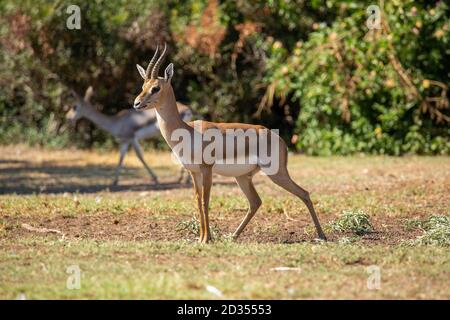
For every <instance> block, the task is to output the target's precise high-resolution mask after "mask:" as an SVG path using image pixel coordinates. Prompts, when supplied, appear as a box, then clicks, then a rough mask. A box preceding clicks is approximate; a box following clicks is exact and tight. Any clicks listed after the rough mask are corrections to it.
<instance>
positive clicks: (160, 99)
mask: <svg viewBox="0 0 450 320" xmlns="http://www.w3.org/2000/svg"><path fill="white" fill-rule="evenodd" d="M157 54H158V48H157V49H156V52H155V54H154V56H153V58H152V60H151V62H150V65H149V67H151V68H152V71H151V73H150V74H149V73H147V74H146V77H145V79H144V84H143V86H142V92H141V93H140V94H139V95H138V96H137V97H136V99H135V101H134V108H135V109H136V110H146V109H153V108H154V109H155V110H156V117H157V119H158V123H159V127H160V129H161V133H162V135H163V137H164V139H165V140H166V142H167V143H168V145H169V146H170V147H171V149H172V151H174V153H175V155H176V156H177V157H178V158H179V159H180V160H181V162H182V163H183V165H184V166H185V168H186V169H187V170H188V171H189V172H190V173H191V175H192V180H193V182H194V190H195V195H196V199H197V206H198V211H199V216H200V219H199V220H200V237H199V241H200V242H203V243H207V242H208V241H210V240H211V232H210V228H209V198H210V190H211V185H212V174H213V173H217V174H219V175H223V176H229V177H234V178H235V179H236V182H237V184H238V185H239V187H240V188H241V190H242V191H243V193H244V194H245V196H246V197H247V199H248V202H249V209H248V211H247V214H246V216H245V218H244V220H243V221H242V222H241V224H240V225H239V226H238V228H237V229H236V231H235V232H234V233H233V238H234V239H236V238H237V237H239V235H240V234H241V232H242V230H244V228H245V227H246V226H247V224H248V223H249V222H250V220H251V219H252V217H253V216H254V215H255V213H256V211H257V210H258V208H259V207H260V206H261V198H260V197H259V195H258V193H257V192H256V190H255V187H254V185H253V182H252V177H253V176H254V174H255V173H257V172H258V171H260V170H262V171H263V172H265V171H266V170H265V166H264V165H263V163H262V161H261V159H260V158H259V155H257V154H250V153H251V151H250V149H251V148H250V146H249V145H248V144H246V145H245V146H244V148H241V149H239V148H237V147H236V146H234V147H233V150H231V152H230V151H228V154H227V155H225V157H227V156H228V157H230V158H231V160H236V161H231V163H228V162H225V163H224V162H223V157H220V155H219V153H220V151H224V150H218V151H217V150H216V151H217V152H215V153H214V154H212V153H211V157H212V159H211V158H209V159H208V161H206V160H205V157H204V152H205V151H206V146H205V143H204V142H203V141H202V142H201V143H200V144H196V143H195V142H194V143H192V141H195V135H199V134H200V135H203V136H204V135H205V134H207V133H208V131H210V130H213V131H215V132H218V133H219V135H220V136H219V139H222V140H226V135H227V131H228V130H233V129H236V130H238V129H242V130H241V131H242V132H244V133H247V132H251V131H254V132H256V134H257V135H259V136H261V135H262V133H263V131H264V130H266V131H267V129H266V128H264V127H263V126H259V125H251V124H243V123H214V122H207V121H197V122H193V123H192V122H190V123H185V122H184V121H183V120H182V118H181V115H180V112H179V110H178V108H177V103H176V99H175V94H174V90H173V88H172V85H171V79H172V76H173V74H174V70H173V64H172V63H171V64H169V65H168V66H167V68H166V69H165V72H164V77H158V72H159V69H160V66H161V64H162V61H163V59H164V57H165V54H166V46H165V47H164V50H163V52H162V54H161V55H160V56H159V58H158V60H157V61H156V63H154V61H155V59H156V56H157ZM199 122H200V124H199ZM180 132H184V133H187V135H188V136H189V137H190V138H191V139H190V141H191V143H189V144H188V145H187V147H188V149H187V150H186V149H184V150H183V151H182V152H183V154H181V152H180V151H179V150H178V147H179V140H180V135H179V133H180ZM269 132H270V131H269ZM212 136H215V133H214V134H212ZM271 137H272V138H271V139H270V140H268V141H267V142H265V143H266V144H267V145H264V144H261V142H260V141H261V140H258V146H257V147H258V148H266V149H267V147H269V146H268V144H270V145H278V148H277V149H276V153H274V156H277V157H278V167H277V170H276V171H275V172H271V174H268V173H266V174H267V175H268V177H269V178H270V179H271V180H272V181H273V182H274V183H275V184H277V185H279V186H280V187H282V188H284V189H285V190H287V191H289V192H290V193H292V194H294V195H296V196H298V197H299V198H300V199H301V200H302V201H303V202H304V203H305V205H306V206H307V208H308V210H309V213H310V214H311V217H312V220H313V222H314V225H315V227H316V231H317V234H318V236H319V237H320V238H321V239H323V240H326V237H325V234H324V232H323V231H322V228H321V226H320V222H319V219H318V218H317V215H316V212H315V210H314V206H313V203H312V202H311V199H310V197H309V193H308V191H306V190H305V189H303V188H301V187H300V186H298V185H297V184H296V183H295V182H294V181H293V180H292V179H291V177H290V176H289V173H288V170H287V156H288V153H287V147H286V144H285V142H284V141H283V139H281V138H280V137H279V136H278V135H276V134H273V135H271ZM186 151H188V152H187V154H189V155H185V154H184V153H185V152H186ZM225 153H226V152H225ZM242 153H245V156H247V157H251V156H253V157H255V156H256V160H257V161H256V162H254V163H245V164H242V163H241V162H239V161H238V160H239V159H238V158H237V157H238V156H239V154H242ZM198 154H202V155H203V156H202V158H201V160H200V162H195V161H192V155H198ZM222 156H223V153H222Z"/></svg>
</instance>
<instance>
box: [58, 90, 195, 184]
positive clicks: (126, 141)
mask: <svg viewBox="0 0 450 320" xmlns="http://www.w3.org/2000/svg"><path fill="white" fill-rule="evenodd" d="M93 93H94V91H93V88H92V86H91V87H89V88H88V89H87V90H86V92H85V94H84V97H81V96H80V95H78V94H77V93H76V92H75V91H72V95H73V96H74V97H75V99H76V103H75V104H74V105H73V107H72V108H71V109H70V110H69V111H68V112H67V114H66V118H67V119H68V120H69V121H71V122H72V123H75V122H76V121H78V120H79V119H81V118H86V119H88V120H90V121H92V122H93V123H94V124H96V125H97V126H98V127H100V128H102V129H103V130H105V131H107V132H109V133H110V134H111V135H112V136H114V138H115V139H116V140H117V142H118V143H119V145H120V147H119V152H120V155H119V163H118V164H117V167H116V171H115V175H114V179H113V183H112V184H113V185H117V184H118V182H119V175H120V172H121V169H122V163H123V160H124V158H125V155H126V153H127V152H128V149H129V147H130V146H132V147H133V149H134V151H135V152H136V155H137V157H138V158H139V160H140V161H141V163H142V164H143V165H144V167H145V169H146V170H147V172H148V174H149V175H150V178H151V179H152V181H153V182H154V183H155V184H158V177H157V176H156V174H155V173H154V172H153V170H152V169H151V168H150V166H149V165H148V164H147V163H146V161H145V159H144V153H143V151H142V148H141V145H140V143H139V141H140V140H142V139H150V138H155V137H158V136H159V134H160V131H159V126H158V122H157V120H156V115H155V111H154V110H146V111H145V112H138V111H136V110H133V109H125V110H122V111H120V112H119V113H117V114H116V115H114V116H109V115H106V114H103V113H101V112H100V111H98V110H97V109H96V108H95V107H94V106H93V105H92V104H91V97H92V95H93ZM177 108H178V111H179V112H180V113H181V117H182V119H183V120H184V121H189V120H190V119H191V117H192V112H191V110H190V108H189V107H187V106H185V105H183V104H181V103H177ZM184 176H185V170H184V169H183V168H182V169H181V173H180V177H179V179H178V181H179V182H180V183H181V182H187V181H188V180H189V175H187V180H186V178H183V177H184Z"/></svg>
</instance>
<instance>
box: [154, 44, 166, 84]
mask: <svg viewBox="0 0 450 320" xmlns="http://www.w3.org/2000/svg"><path fill="white" fill-rule="evenodd" d="M166 50H167V44H166V43H164V50H163V52H162V53H161V55H160V56H159V58H158V60H157V61H156V63H155V66H154V67H153V70H152V75H151V79H156V78H157V77H158V72H159V68H160V67H161V64H162V62H163V60H164V58H165V56H166Z"/></svg>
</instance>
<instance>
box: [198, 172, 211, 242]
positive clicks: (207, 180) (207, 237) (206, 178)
mask: <svg viewBox="0 0 450 320" xmlns="http://www.w3.org/2000/svg"><path fill="white" fill-rule="evenodd" d="M201 171H202V182H203V190H202V191H203V192H202V202H203V219H204V228H205V230H204V233H203V238H201V239H200V241H201V242H203V243H208V242H209V241H211V231H210V229H209V197H210V194H211V185H212V167H211V166H205V167H202V168H201Z"/></svg>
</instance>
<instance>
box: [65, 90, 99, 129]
mask: <svg viewBox="0 0 450 320" xmlns="http://www.w3.org/2000/svg"><path fill="white" fill-rule="evenodd" d="M71 93H72V95H73V96H74V98H75V103H74V105H73V106H72V107H71V108H70V110H69V111H68V112H67V113H66V119H67V120H69V121H70V122H72V123H73V124H75V123H76V122H77V121H78V120H80V119H81V118H83V117H84V112H83V111H84V110H86V108H89V107H90V106H91V97H92V95H93V94H94V89H93V88H92V86H89V88H87V89H86V92H85V93H84V97H81V96H80V95H78V93H76V92H75V91H73V90H72V91H71Z"/></svg>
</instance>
